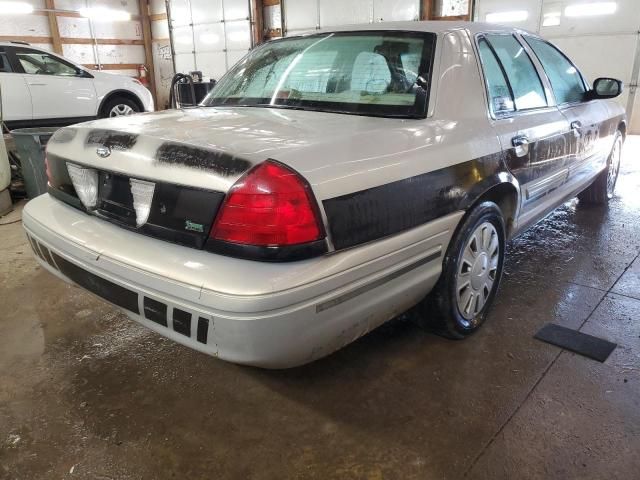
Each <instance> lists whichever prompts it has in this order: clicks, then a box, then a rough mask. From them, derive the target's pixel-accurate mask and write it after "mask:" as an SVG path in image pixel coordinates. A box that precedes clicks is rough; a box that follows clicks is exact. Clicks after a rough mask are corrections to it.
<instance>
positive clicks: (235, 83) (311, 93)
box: [203, 31, 436, 117]
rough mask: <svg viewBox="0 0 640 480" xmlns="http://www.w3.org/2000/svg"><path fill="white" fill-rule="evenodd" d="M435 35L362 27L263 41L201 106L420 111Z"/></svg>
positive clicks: (423, 105)
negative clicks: (362, 30)
mask: <svg viewBox="0 0 640 480" xmlns="http://www.w3.org/2000/svg"><path fill="white" fill-rule="evenodd" d="M435 38H436V36H435V34H432V33H421V32H395V31H385V32H373V31H367V32H340V33H328V34H316V35H310V36H305V37H293V38H287V39H283V40H277V41H274V42H269V43H266V44H264V45H262V46H260V47H258V48H256V49H255V50H253V51H252V52H251V53H249V54H248V55H247V56H246V57H245V58H244V59H242V60H241V61H240V62H239V63H237V64H236V65H235V66H234V67H233V68H232V69H231V70H230V71H229V72H228V73H227V74H226V75H225V76H224V77H223V78H222V79H221V80H220V81H219V82H218V84H217V85H216V87H215V88H214V89H213V90H212V91H211V93H210V94H209V95H208V96H207V98H205V100H204V101H203V105H204V106H220V105H234V106H247V107H282V108H297V109H305V110H319V111H329V112H340V113H357V114H362V115H380V116H418V117H420V116H424V115H425V112H426V108H427V94H428V93H427V92H428V89H429V86H428V85H429V82H430V78H431V71H430V70H431V65H432V58H433V52H434V49H435Z"/></svg>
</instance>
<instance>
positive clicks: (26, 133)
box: [11, 127, 59, 198]
mask: <svg viewBox="0 0 640 480" xmlns="http://www.w3.org/2000/svg"><path fill="white" fill-rule="evenodd" d="M58 128H59V127H44V128H19V129H17V130H11V136H12V137H13V140H14V141H15V144H16V148H17V149H18V155H19V156H20V164H21V166H22V176H23V178H24V187H25V190H26V191H27V196H28V197H29V198H35V197H37V196H38V195H42V194H43V193H46V192H47V168H46V166H45V164H44V149H45V148H46V146H47V142H48V141H49V139H50V138H51V136H52V135H53V134H54V133H55V132H56V130H58Z"/></svg>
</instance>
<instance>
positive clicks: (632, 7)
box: [540, 0, 640, 38]
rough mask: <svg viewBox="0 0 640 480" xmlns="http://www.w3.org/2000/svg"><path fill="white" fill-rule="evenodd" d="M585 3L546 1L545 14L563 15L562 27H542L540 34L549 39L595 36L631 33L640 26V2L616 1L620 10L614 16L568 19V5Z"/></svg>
mask: <svg viewBox="0 0 640 480" xmlns="http://www.w3.org/2000/svg"><path fill="white" fill-rule="evenodd" d="M577 3H583V2H580V1H577V0H573V1H566V0H565V1H557V0H555V1H544V2H543V14H549V13H553V12H556V13H557V12H560V13H562V15H561V17H560V25H557V26H547V27H545V26H542V27H541V28H540V33H541V34H543V35H544V36H546V37H548V38H553V37H556V36H574V35H594V34H598V33H622V32H626V33H630V32H634V31H637V30H638V27H639V26H640V8H638V7H639V6H640V2H638V0H616V3H617V4H618V9H617V11H616V13H615V14H613V15H601V16H600V15H598V16H592V17H588V16H587V17H567V16H565V15H564V9H565V7H566V6H567V5H574V4H577Z"/></svg>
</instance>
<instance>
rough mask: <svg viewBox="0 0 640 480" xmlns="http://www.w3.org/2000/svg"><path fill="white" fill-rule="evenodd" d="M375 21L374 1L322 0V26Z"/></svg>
mask: <svg viewBox="0 0 640 480" xmlns="http://www.w3.org/2000/svg"><path fill="white" fill-rule="evenodd" d="M372 21H373V3H372V2H371V1H370V0H367V1H365V0H356V1H345V0H320V26H321V27H333V26H336V25H350V24H352V23H370V22H372Z"/></svg>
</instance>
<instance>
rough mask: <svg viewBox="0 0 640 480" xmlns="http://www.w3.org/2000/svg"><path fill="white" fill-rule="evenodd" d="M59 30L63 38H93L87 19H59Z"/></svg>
mask: <svg viewBox="0 0 640 480" xmlns="http://www.w3.org/2000/svg"><path fill="white" fill-rule="evenodd" d="M43 18H46V17H43ZM58 30H59V31H60V36H62V37H72V38H91V29H90V28H89V19H87V18H74V17H58Z"/></svg>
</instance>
